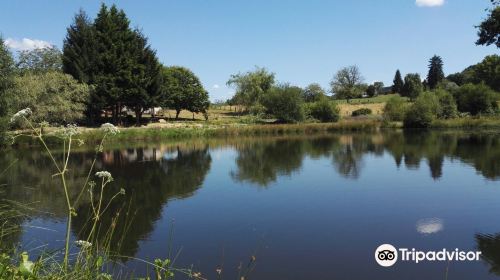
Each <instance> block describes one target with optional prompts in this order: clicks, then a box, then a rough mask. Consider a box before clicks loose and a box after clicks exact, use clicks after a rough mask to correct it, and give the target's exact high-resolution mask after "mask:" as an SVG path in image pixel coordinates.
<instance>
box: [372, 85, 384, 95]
mask: <svg viewBox="0 0 500 280" xmlns="http://www.w3.org/2000/svg"><path fill="white" fill-rule="evenodd" d="M373 86H374V87H375V95H379V94H381V93H382V90H383V89H384V83H383V82H374V83H373Z"/></svg>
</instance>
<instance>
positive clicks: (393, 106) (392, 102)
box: [384, 96, 408, 121]
mask: <svg viewBox="0 0 500 280" xmlns="http://www.w3.org/2000/svg"><path fill="white" fill-rule="evenodd" d="M407 107H408V106H407V104H406V101H405V100H404V99H403V98H401V97H399V96H394V97H391V99H389V100H388V101H387V103H386V104H385V107H384V118H385V119H386V120H389V121H403V119H404V117H405V112H406V110H407Z"/></svg>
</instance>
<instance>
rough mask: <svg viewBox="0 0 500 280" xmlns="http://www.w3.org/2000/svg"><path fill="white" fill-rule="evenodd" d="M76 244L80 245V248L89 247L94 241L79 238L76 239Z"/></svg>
mask: <svg viewBox="0 0 500 280" xmlns="http://www.w3.org/2000/svg"><path fill="white" fill-rule="evenodd" d="M75 244H76V246H78V247H80V248H88V247H90V246H92V243H90V242H88V241H85V240H77V241H75Z"/></svg>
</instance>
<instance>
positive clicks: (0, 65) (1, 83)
mask: <svg viewBox="0 0 500 280" xmlns="http://www.w3.org/2000/svg"><path fill="white" fill-rule="evenodd" d="M13 72H14V60H13V59H12V54H11V53H10V51H9V50H8V49H7V46H5V44H4V41H3V38H2V37H0V119H1V118H2V117H4V116H6V115H7V114H8V110H7V109H8V108H7V104H6V96H5V94H6V91H7V90H8V89H9V88H11V87H12V85H13V80H12V79H13Z"/></svg>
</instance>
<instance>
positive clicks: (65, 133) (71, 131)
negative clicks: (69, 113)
mask: <svg viewBox="0 0 500 280" xmlns="http://www.w3.org/2000/svg"><path fill="white" fill-rule="evenodd" d="M78 133H80V132H79V131H78V126H77V125H76V124H68V125H66V126H61V129H60V130H59V131H58V134H60V135H61V137H63V138H69V137H72V136H74V135H76V134H78Z"/></svg>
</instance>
